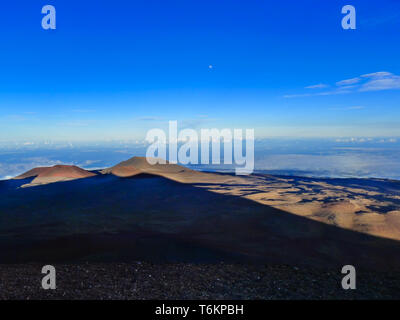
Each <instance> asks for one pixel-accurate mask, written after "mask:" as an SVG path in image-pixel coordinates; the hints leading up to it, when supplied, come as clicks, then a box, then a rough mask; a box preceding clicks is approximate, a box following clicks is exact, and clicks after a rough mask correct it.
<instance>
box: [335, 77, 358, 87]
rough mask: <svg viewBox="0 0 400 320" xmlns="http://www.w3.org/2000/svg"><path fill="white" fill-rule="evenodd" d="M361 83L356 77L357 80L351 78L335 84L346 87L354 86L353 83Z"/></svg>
mask: <svg viewBox="0 0 400 320" xmlns="http://www.w3.org/2000/svg"><path fill="white" fill-rule="evenodd" d="M360 81H361V78H359V77H357V78H352V79H346V80H342V81H338V82H336V85H337V86H347V85H349V84H355V83H359V82H360Z"/></svg>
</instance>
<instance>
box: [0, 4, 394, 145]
mask: <svg viewBox="0 0 400 320" xmlns="http://www.w3.org/2000/svg"><path fill="white" fill-rule="evenodd" d="M82 2H83V3H82ZM46 4H52V5H54V6H55V8H56V10H57V29H56V30H43V29H42V28H41V19H42V17H43V15H42V14H41V8H42V6H44V5H46ZM345 4H352V5H353V6H355V8H356V10H357V29H356V30H343V29H342V27H341V19H342V17H343V15H342V14H341V8H342V6H344V5H345ZM0 39H1V41H0V70H1V71H0V140H3V141H21V140H22V141H35V140H71V141H92V140H99V141H101V140H109V139H143V138H144V137H145V134H146V131H147V130H148V129H150V128H154V127H161V128H162V127H165V126H166V123H167V121H168V120H178V121H179V124H180V125H181V127H191V128H195V129H197V128H200V127H205V128H213V127H217V128H254V129H255V133H256V136H257V137H271V136H275V137H276V136H288V137H327V136H339V137H341V136H371V137H378V136H379V137H381V136H396V137H398V136H400V111H399V109H400V108H399V107H400V63H399V61H400V59H399V57H400V41H399V39H400V2H399V1H397V0H379V1H376V0H371V1H355V0H354V1H353V0H350V1H349V0H347V1H339V0H338V1H326V0H319V1H318V0H313V1H312V0H302V1H292V0H281V1H266V0H265V1H259V0H257V1H252V0H246V1H234V0H229V1H223V0H218V1H215V0H214V1H207V0H202V1H188V0H183V1H169V0H164V1H152V0H147V1H120V0H114V1H99V0H97V1H76V0H69V1H59V0H52V1H37V0H29V1H12V2H11V1H8V2H6V3H2V4H1V5H0ZM210 66H212V68H210ZM344 80H346V81H344Z"/></svg>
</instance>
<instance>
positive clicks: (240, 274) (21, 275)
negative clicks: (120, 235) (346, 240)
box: [0, 262, 400, 300]
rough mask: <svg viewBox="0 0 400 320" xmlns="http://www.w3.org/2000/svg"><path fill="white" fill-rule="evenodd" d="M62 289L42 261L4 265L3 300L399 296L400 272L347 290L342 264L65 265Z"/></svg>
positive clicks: (375, 275) (0, 273) (365, 274)
mask: <svg viewBox="0 0 400 320" xmlns="http://www.w3.org/2000/svg"><path fill="white" fill-rule="evenodd" d="M55 267H56V270H57V289H56V290H43V289H41V279H42V276H43V275H41V273H40V271H41V268H42V265H37V264H27V265H0V299H24V300H32V299H35V300H36V299H71V300H76V299H96V300H100V299H107V300H108V299H123V300H125V299H135V300H136V299H157V300H158V299H174V300H176V299H229V300H230V299H245V300H246V299H248V300H250V299H266V300H276V299H280V300H288V299H299V300H303V299H313V300H315V299H318V300H320V299H399V298H400V290H399V289H400V274H399V272H389V273H387V272H385V273H382V272H372V271H358V272H357V289H356V290H343V289H342V287H341V280H342V277H343V275H342V274H341V273H340V270H338V269H319V268H304V267H299V266H286V265H267V266H264V265H240V264H207V265H204V264H182V263H180V264H161V265H160V264H150V263H144V262H132V263H118V264H116V263H112V264H104V263H103V264H72V265H71V264H67V265H65V264H62V265H55Z"/></svg>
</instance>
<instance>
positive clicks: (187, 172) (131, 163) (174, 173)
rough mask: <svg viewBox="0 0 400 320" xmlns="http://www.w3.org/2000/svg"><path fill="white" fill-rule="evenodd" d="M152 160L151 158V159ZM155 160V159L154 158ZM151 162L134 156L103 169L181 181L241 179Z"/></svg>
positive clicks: (210, 181) (108, 172) (197, 181)
mask: <svg viewBox="0 0 400 320" xmlns="http://www.w3.org/2000/svg"><path fill="white" fill-rule="evenodd" d="M149 160H150V159H149ZM153 160H155V159H153ZM157 160H158V163H156V164H150V163H149V162H148V161H147V158H145V157H133V158H131V159H129V160H127V161H123V162H121V163H119V164H117V165H116V166H113V167H111V168H108V169H104V170H102V171H101V173H103V174H110V173H111V174H113V175H116V176H118V177H133V176H136V175H138V174H152V175H157V176H162V177H164V178H167V179H170V180H174V181H177V182H181V183H228V182H230V181H232V180H235V181H236V180H240V178H238V177H232V176H225V175H221V174H216V173H206V172H200V171H195V170H192V169H189V168H186V167H183V166H180V165H177V164H172V163H169V162H168V161H163V162H165V163H164V164H163V163H160V162H161V159H157Z"/></svg>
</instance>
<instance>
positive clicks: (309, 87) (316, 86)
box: [306, 83, 329, 89]
mask: <svg viewBox="0 0 400 320" xmlns="http://www.w3.org/2000/svg"><path fill="white" fill-rule="evenodd" d="M326 87H329V86H328V85H327V84H324V83H320V84H314V85H312V86H308V87H306V89H323V88H326Z"/></svg>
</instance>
